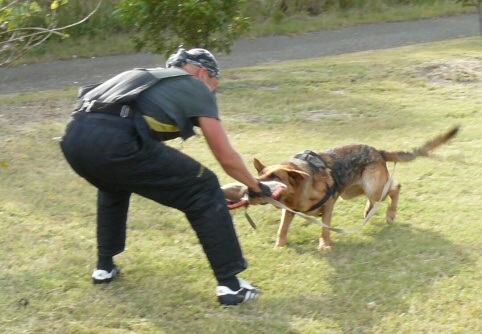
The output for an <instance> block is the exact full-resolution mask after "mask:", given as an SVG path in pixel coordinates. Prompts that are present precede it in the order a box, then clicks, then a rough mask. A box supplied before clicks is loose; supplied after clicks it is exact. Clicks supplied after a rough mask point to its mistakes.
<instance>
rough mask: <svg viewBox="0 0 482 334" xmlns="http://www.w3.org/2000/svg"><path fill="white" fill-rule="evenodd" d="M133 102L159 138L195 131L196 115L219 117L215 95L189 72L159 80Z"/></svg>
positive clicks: (174, 136)
mask: <svg viewBox="0 0 482 334" xmlns="http://www.w3.org/2000/svg"><path fill="white" fill-rule="evenodd" d="M136 106H137V108H138V109H139V110H140V111H141V112H142V113H143V114H144V118H145V120H146V121H147V123H148V124H149V126H150V128H151V129H152V130H153V131H154V133H155V135H156V137H157V138H158V139H159V140H169V139H173V138H177V137H182V138H183V139H184V140H185V139H188V138H189V137H191V136H193V135H195V132H194V126H198V123H197V117H199V116H203V117H211V118H216V119H219V115H218V107H217V102H216V96H215V95H214V94H213V93H212V92H211V91H210V90H209V88H208V87H207V86H206V84H204V83H203V82H202V81H200V80H198V79H196V78H195V77H193V76H191V75H187V76H179V77H171V78H165V79H162V80H160V81H159V82H157V83H156V84H154V85H153V86H151V87H149V88H148V89H146V90H145V91H143V92H142V93H141V94H140V95H139V96H138V97H137V100H136Z"/></svg>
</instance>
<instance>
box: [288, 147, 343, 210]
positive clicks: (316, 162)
mask: <svg viewBox="0 0 482 334" xmlns="http://www.w3.org/2000/svg"><path fill="white" fill-rule="evenodd" d="M294 159H297V160H301V161H305V162H307V163H308V165H309V166H310V167H311V169H312V170H313V171H315V172H316V171H320V170H322V169H326V168H328V164H327V163H326V161H325V160H324V159H323V158H322V157H321V156H319V155H318V154H316V153H315V152H313V151H310V150H306V151H303V152H301V153H299V154H297V155H295V157H294ZM331 176H332V178H333V180H334V181H335V183H333V185H332V186H331V187H330V188H328V191H327V192H326V194H325V196H324V197H323V198H322V199H321V201H319V202H318V203H316V204H315V205H313V206H312V207H311V208H310V209H309V210H308V211H307V212H309V211H313V210H316V209H318V208H320V207H321V206H322V205H323V204H325V203H326V202H327V201H328V200H329V199H330V197H331V196H334V195H335V193H336V190H337V188H338V187H337V184H336V180H335V178H334V177H333V174H331Z"/></svg>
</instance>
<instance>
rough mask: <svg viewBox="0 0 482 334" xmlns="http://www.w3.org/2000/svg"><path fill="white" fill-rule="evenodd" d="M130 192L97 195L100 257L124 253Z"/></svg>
mask: <svg viewBox="0 0 482 334" xmlns="http://www.w3.org/2000/svg"><path fill="white" fill-rule="evenodd" d="M130 197H131V193H130V192H106V191H102V190H99V191H98V194H97V250H98V255H99V257H112V256H114V255H116V254H119V253H121V252H123V251H124V249H125V243H126V229H127V211H128V210H129V200H130Z"/></svg>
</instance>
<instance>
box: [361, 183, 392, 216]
mask: <svg viewBox="0 0 482 334" xmlns="http://www.w3.org/2000/svg"><path fill="white" fill-rule="evenodd" d="M400 188H401V185H400V183H398V182H397V181H396V180H394V179H392V184H391V185H390V189H389V190H388V193H387V195H386V196H385V197H384V198H382V199H381V200H382V201H383V200H385V198H387V197H388V198H389V206H388V209H387V216H386V220H387V223H391V222H393V220H394V219H395V216H396V214H397V204H398V197H399V195H400ZM376 195H377V196H378V197H376V196H369V195H368V194H367V204H366V206H365V212H364V213H365V214H364V216H363V217H364V218H366V217H367V215H368V213H369V212H370V210H371V209H372V208H373V206H374V205H375V203H376V202H378V201H380V197H381V196H382V192H377V193H376Z"/></svg>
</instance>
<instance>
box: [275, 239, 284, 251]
mask: <svg viewBox="0 0 482 334" xmlns="http://www.w3.org/2000/svg"><path fill="white" fill-rule="evenodd" d="M285 247H286V240H284V241H282V240H278V241H276V243H275V245H274V249H281V248H285Z"/></svg>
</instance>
